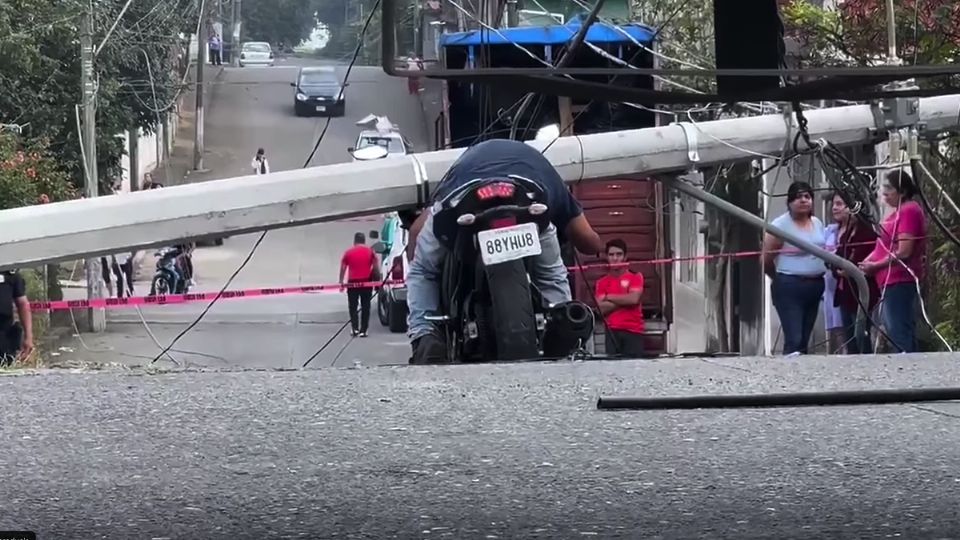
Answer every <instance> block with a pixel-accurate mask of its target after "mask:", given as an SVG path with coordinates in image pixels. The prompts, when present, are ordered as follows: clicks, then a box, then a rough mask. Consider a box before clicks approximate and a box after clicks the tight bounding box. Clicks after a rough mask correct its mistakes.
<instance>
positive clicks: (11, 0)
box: [0, 0, 197, 187]
mask: <svg viewBox="0 0 960 540" xmlns="http://www.w3.org/2000/svg"><path fill="white" fill-rule="evenodd" d="M125 3H126V2H125V1H123V0H99V1H98V2H95V3H94V4H93V6H94V9H95V11H94V17H93V26H94V29H93V42H94V46H95V47H97V46H99V45H100V43H101V42H103V39H104V37H105V36H106V34H107V32H108V30H109V29H110V27H111V26H112V25H113V23H114V21H117V19H118V16H119V15H120V12H121V10H122V8H123V5H124V4H125ZM192 5H193V2H192V1H191V0H158V1H157V2H132V3H131V4H130V6H129V8H128V9H127V11H126V13H124V15H123V17H122V18H120V20H119V23H118V24H117V27H116V28H115V29H114V31H113V33H112V34H111V35H110V38H109V39H108V40H107V41H106V43H105V45H104V46H103V48H102V49H101V50H100V52H99V54H98V55H97V57H96V60H95V62H94V68H95V71H96V79H97V81H98V85H97V93H96V104H97V164H98V172H99V176H100V184H101V186H104V187H105V186H107V185H109V184H110V183H111V181H112V179H113V178H115V177H117V176H118V175H119V173H120V158H121V157H122V156H123V154H124V152H125V149H124V148H123V144H122V139H120V138H118V135H120V134H121V133H123V132H124V131H126V130H128V129H131V128H134V127H136V128H140V129H144V130H145V131H147V132H149V131H151V130H153V129H155V128H156V126H157V122H158V111H159V112H167V111H169V110H170V108H171V105H172V104H173V102H174V100H175V97H176V96H177V95H178V94H179V93H180V92H181V91H182V88H181V86H180V84H179V83H180V81H179V78H180V74H179V73H178V70H179V69H181V68H182V65H181V64H180V62H179V60H178V54H177V52H178V51H180V52H183V51H184V50H185V43H186V42H185V41H184V39H183V38H182V37H181V33H183V32H186V33H187V34H189V33H193V32H194V29H193V27H194V26H195V25H196V24H197V13H196V9H191V6H192ZM89 6H90V3H88V2H84V1H81V0H63V1H60V2H50V1H48V0H7V1H6V2H0V36H2V37H0V122H2V123H16V124H20V125H24V124H26V126H27V127H26V128H25V129H24V131H23V135H24V136H25V138H26V139H27V140H28V141H40V140H47V141H49V145H50V146H49V147H50V150H51V152H53V153H54V154H55V155H57V156H58V158H59V159H58V161H59V163H60V166H61V167H62V168H63V170H65V171H67V172H68V173H69V174H70V176H71V177H72V179H73V181H74V183H75V184H76V185H77V186H80V185H82V184H83V177H84V174H83V168H82V159H81V153H80V139H79V135H78V127H77V123H78V122H77V113H78V110H77V107H78V105H80V104H81V102H82V95H81V87H80V19H81V15H82V14H83V10H85V9H87V8H88V7H89ZM148 66H149V67H148Z"/></svg>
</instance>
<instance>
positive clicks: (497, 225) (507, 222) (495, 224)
mask: <svg viewBox="0 0 960 540" xmlns="http://www.w3.org/2000/svg"><path fill="white" fill-rule="evenodd" d="M516 224H517V218H516V217H514V216H509V217H504V218H499V219H492V220H490V228H491V229H503V228H505V227H513V226H514V225H516Z"/></svg>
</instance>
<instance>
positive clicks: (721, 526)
mask: <svg viewBox="0 0 960 540" xmlns="http://www.w3.org/2000/svg"><path fill="white" fill-rule="evenodd" d="M958 379H960V369H958V367H957V362H956V356H951V355H946V354H944V355H911V356H908V355H900V356H891V357H884V356H874V357H836V356H834V357H808V358H802V359H800V360H783V359H729V358H725V359H716V360H696V359H666V360H658V361H621V362H586V363H583V362H580V363H558V364H540V363H537V364H502V365H484V366H455V367H437V366H429V367H372V368H361V369H318V370H303V371H299V370H297V371H267V370H263V371H232V372H230V371H198V372H190V373H183V372H167V373H145V372H143V371H127V370H124V371H100V372H82V371H76V372H63V371H48V372H37V373H23V374H20V376H4V377H0V393H2V395H3V396H4V397H5V400H6V406H5V407H3V408H2V412H0V437H2V440H3V441H4V442H5V444H4V452H3V453H2V454H0V475H2V477H0V478H2V481H0V500H2V501H3V504H2V505H0V529H28V530H33V531H36V532H37V533H38V538H42V539H44V540H47V539H59V538H64V539H67V538H69V539H75V538H664V539H667V538H669V539H674V538H676V539H690V538H734V539H749V538H776V539H793V538H857V539H860V538H907V539H927V538H929V539H935V538H957V537H960V518H958V508H960V504H958V502H960V496H958V488H960V451H958V448H960V430H958V429H957V427H958V422H960V404H958V403H955V402H943V403H928V404H921V405H890V406H863V407H829V408H825V407H815V408H794V409H762V410H697V411H663V412H630V411H623V412H612V411H597V410H596V408H595V407H596V400H597V397H598V396H600V395H678V394H680V395H688V394H702V393H734V392H784V391H814V390H827V389H867V388H896V387H919V386H960V384H958Z"/></svg>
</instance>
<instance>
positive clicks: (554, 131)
mask: <svg viewBox="0 0 960 540" xmlns="http://www.w3.org/2000/svg"><path fill="white" fill-rule="evenodd" d="M559 136H560V125H559V124H550V125H549V126H543V127H542V128H540V129H538V130H537V135H536V136H535V137H534V138H533V139H534V140H535V141H552V140H554V139H556V138H557V137H559Z"/></svg>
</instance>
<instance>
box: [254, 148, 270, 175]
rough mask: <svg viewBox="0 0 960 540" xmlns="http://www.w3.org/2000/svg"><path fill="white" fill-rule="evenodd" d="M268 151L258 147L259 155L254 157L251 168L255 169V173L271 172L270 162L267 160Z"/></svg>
mask: <svg viewBox="0 0 960 540" xmlns="http://www.w3.org/2000/svg"><path fill="white" fill-rule="evenodd" d="M265 154H266V152H264V151H263V148H259V149H257V155H256V156H255V157H254V158H253V161H251V162H250V168H251V169H253V174H256V175H261V174H270V163H269V162H267V156H266V155H265Z"/></svg>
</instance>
